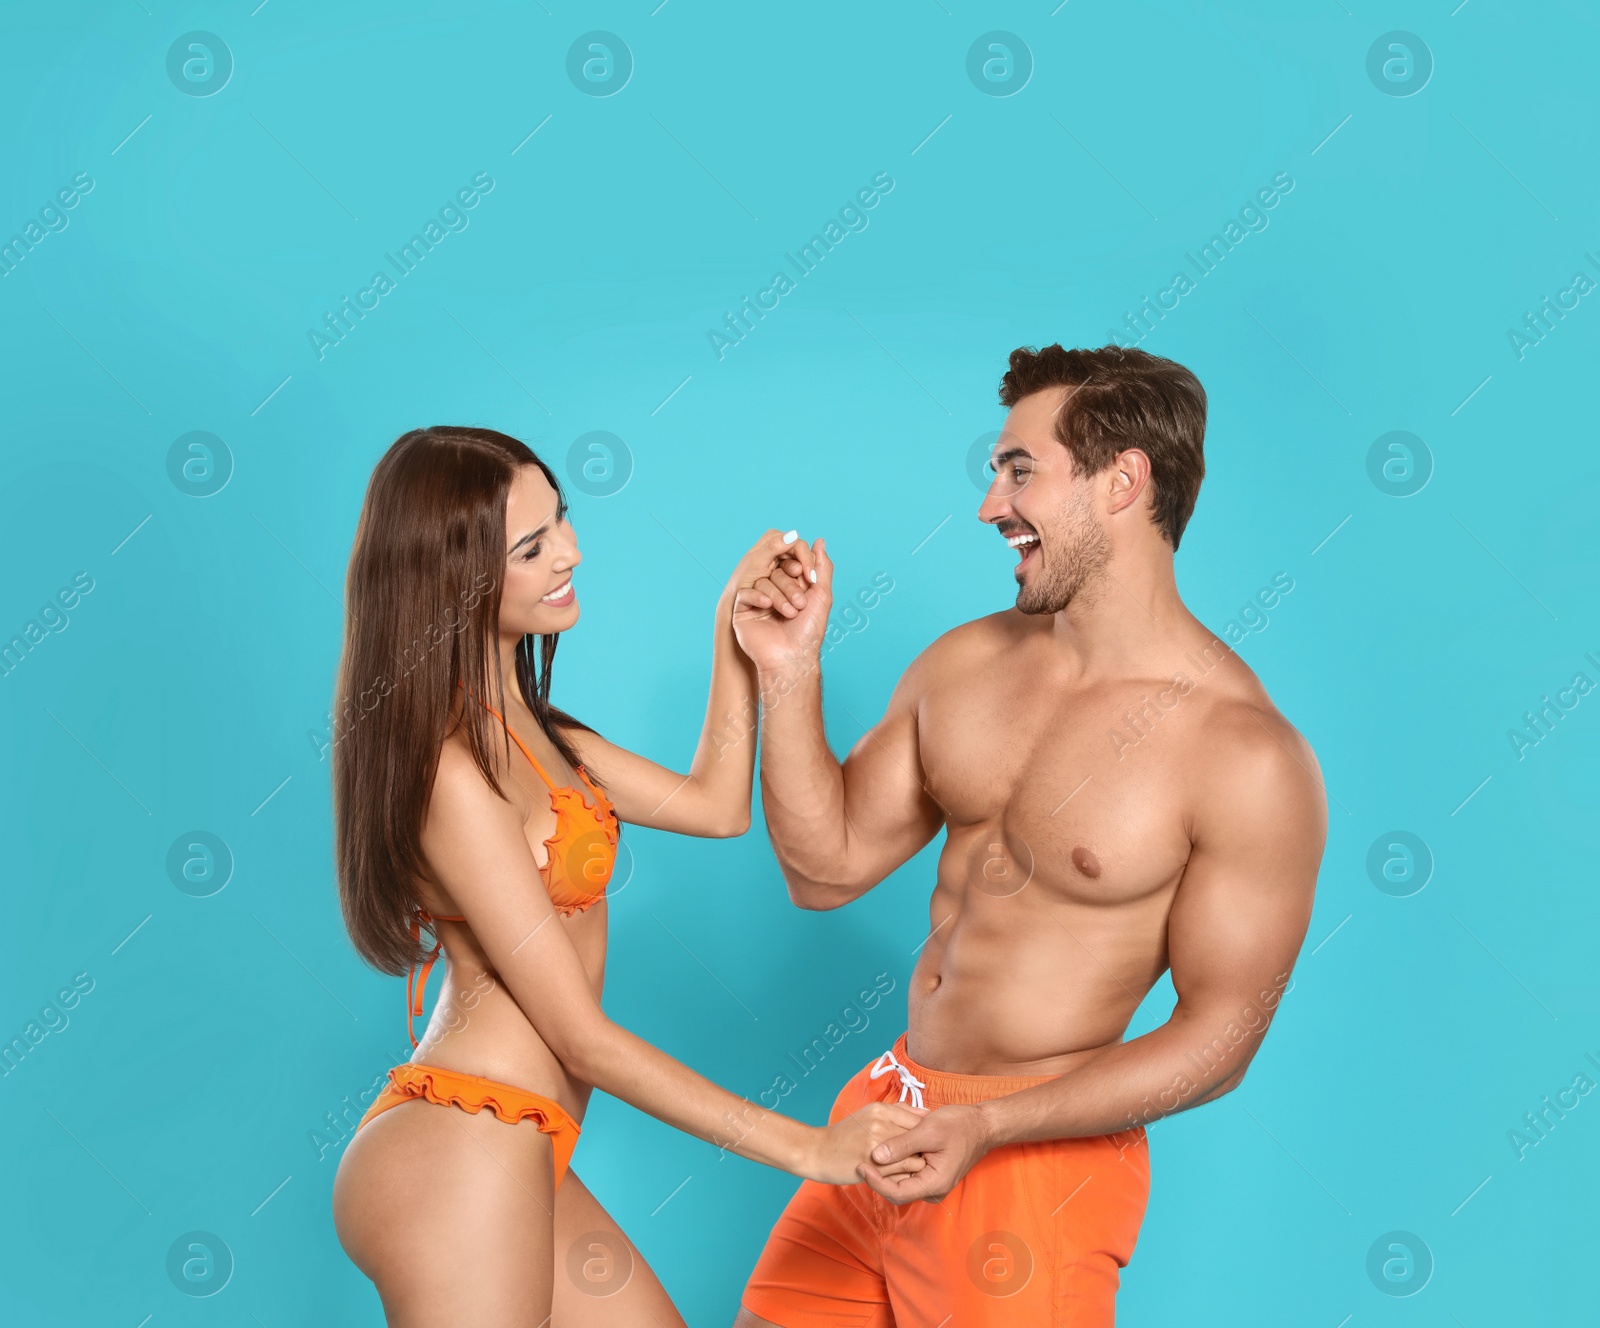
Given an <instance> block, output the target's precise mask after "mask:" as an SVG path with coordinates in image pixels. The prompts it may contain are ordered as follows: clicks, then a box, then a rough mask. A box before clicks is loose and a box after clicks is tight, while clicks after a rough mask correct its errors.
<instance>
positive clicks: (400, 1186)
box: [333, 1102, 565, 1328]
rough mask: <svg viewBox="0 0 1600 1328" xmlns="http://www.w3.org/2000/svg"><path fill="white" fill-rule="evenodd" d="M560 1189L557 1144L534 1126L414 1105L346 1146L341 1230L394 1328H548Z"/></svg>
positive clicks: (378, 1121) (339, 1194)
mask: <svg viewBox="0 0 1600 1328" xmlns="http://www.w3.org/2000/svg"><path fill="white" fill-rule="evenodd" d="M553 1180H554V1163H553V1159H552V1156H551V1149H550V1140H549V1139H548V1138H547V1137H546V1136H545V1135H543V1134H541V1133H540V1132H539V1131H538V1129H537V1128H535V1126H534V1125H533V1123H532V1122H531V1121H524V1122H523V1123H521V1124H520V1125H507V1124H506V1123H505V1122H503V1121H500V1120H497V1119H496V1118H495V1116H494V1115H493V1113H492V1112H488V1111H482V1112H478V1113H477V1114H476V1115H474V1114H472V1113H470V1112H465V1111H460V1110H458V1109H457V1108H455V1107H441V1106H437V1105H435V1104H433V1103H430V1102H408V1103H405V1104H404V1105H402V1106H398V1107H394V1108H392V1109H391V1110H389V1111H386V1112H384V1113H383V1114H382V1115H381V1116H377V1117H375V1118H374V1119H373V1120H371V1121H369V1122H368V1123H367V1124H366V1125H364V1126H362V1128H361V1129H360V1130H358V1131H357V1132H356V1135H355V1138H353V1139H352V1140H351V1141H350V1142H349V1144H347V1145H346V1147H345V1154H344V1157H343V1158H342V1159H341V1160H340V1163H339V1174H338V1177H337V1179H336V1180H335V1182H334V1190H333V1213H334V1226H335V1228H336V1229H337V1230H338V1233H339V1241H340V1243H341V1244H342V1245H343V1246H344V1248H345V1252H346V1253H347V1254H348V1255H349V1256H350V1258H351V1260H352V1261H353V1262H354V1263H355V1264H356V1266H357V1267H358V1268H360V1269H361V1271H362V1272H364V1273H365V1274H366V1275H367V1276H368V1277H370V1278H371V1279H372V1281H373V1283H374V1284H375V1285H376V1286H377V1288H378V1295H379V1296H380V1298H381V1299H382V1301H383V1308H384V1313H385V1315H386V1317H387V1319H388V1322H389V1326H390V1328H423V1325H428V1326H429V1328H432V1325H436V1324H441V1323H470V1324H472V1325H474V1328H539V1325H541V1324H545V1323H547V1322H548V1321H549V1317H550V1311H551V1292H552V1282H553V1272H554V1268H553V1264H554V1260H553V1258H552V1241H553V1238H554V1230H555V1217H554V1210H555V1207H556V1204H555V1198H554V1195H553V1193H552V1191H553ZM564 1188H565V1186H563V1189H564Z"/></svg>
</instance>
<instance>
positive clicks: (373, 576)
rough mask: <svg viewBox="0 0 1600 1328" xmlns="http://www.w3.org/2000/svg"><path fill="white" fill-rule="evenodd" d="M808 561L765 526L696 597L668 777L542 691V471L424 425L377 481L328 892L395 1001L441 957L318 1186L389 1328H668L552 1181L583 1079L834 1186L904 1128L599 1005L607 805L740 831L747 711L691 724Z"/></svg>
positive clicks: (644, 1277)
mask: <svg viewBox="0 0 1600 1328" xmlns="http://www.w3.org/2000/svg"><path fill="white" fill-rule="evenodd" d="M813 561H814V560H813V557H812V553H811V550H810V549H809V547H808V546H807V545H806V544H805V543H804V542H803V541H799V540H797V539H795V538H794V536H793V535H792V534H791V535H789V536H788V537H785V536H782V535H780V534H778V533H777V532H775V531H774V532H770V533H769V534H768V535H766V536H765V537H763V538H762V540H761V541H760V542H759V543H758V544H757V545H756V546H755V548H753V549H752V550H751V551H750V552H749V553H748V554H747V555H746V556H745V558H744V559H743V561H742V562H741V563H740V565H739V567H738V569H736V571H735V573H734V576H733V578H732V579H731V580H730V582H729V584H728V587H727V589H725V590H724V591H723V593H722V596H721V598H720V599H719V600H718V603H717V618H716V626H715V635H714V639H713V653H712V673H711V696H710V703H709V705H708V706H707V711H706V726H705V728H704V729H703V730H702V732H701V736H700V742H699V746H698V748H697V749H696V751H695V755H694V760H693V763H692V764H691V766H690V769H689V773H688V774H687V775H679V774H674V773H672V772H671V771H669V770H666V769H663V768H662V767H661V766H658V765H656V764H654V763H653V762H651V761H648V760H646V759H645V758H644V757H642V756H637V755H635V754H634V753H632V752H628V751H625V750H623V749H622V748H620V747H617V746H615V745H614V744H612V743H610V742H607V741H606V740H605V739H604V738H603V737H601V736H600V735H599V734H598V733H596V732H595V731H594V730H593V729H591V728H589V727H587V726H586V725H584V724H582V723H580V722H578V721H577V720H575V719H573V718H572V717H571V716H569V715H567V714H565V713H563V712H562V711H560V710H558V709H556V708H555V707H554V706H552V705H551V704H550V701H549V690H550V669H551V664H552V661H553V659H554V656H555V652H556V643H557V641H558V639H559V637H560V634H561V633H562V632H564V631H566V630H567V629H568V628H570V627H571V626H572V625H573V624H574V623H576V622H577V620H578V598H577V592H576V589H575V587H574V582H573V572H574V569H576V568H577V566H578V563H579V555H578V545H577V540H576V537H575V535H574V533H573V530H572V527H571V525H570V524H568V521H567V510H566V505H565V502H564V500H563V498H562V494H561V488H560V485H559V484H558V483H557V481H556V478H555V476H554V475H553V474H552V473H551V471H550V469H549V468H548V467H547V466H546V465H545V464H544V463H543V462H542V461H540V460H539V458H538V457H536V456H535V455H534V454H533V453H532V452H531V451H530V450H529V449H528V448H527V447H525V446H524V445H523V444H521V443H519V442H517V441H516V440H515V439H513V438H509V437H507V436H506V435H504V434H500V433H495V432H492V431H490V430H486V429H464V428H431V429H419V430H415V431H413V432H411V433H408V434H406V435H405V436H404V437H402V438H401V439H400V440H399V441H398V442H396V443H395V445H394V446H393V447H392V448H390V449H389V451H388V453H387V454H386V455H385V456H384V458H383V459H382V460H381V461H380V462H379V463H378V467H377V469H376V470H375V471H374V472H373V476H372V480H371V483H370V485H369V486H368V489H367V496H366V502H365V505H364V507H363V509H362V513H361V521H360V525H359V527H358V529H357V531H356V539H355V547H354V549H353V551H352V553H351V558H350V571H349V578H348V585H347V592H346V604H347V621H346V630H345V649H344V657H343V659H342V661H341V664H340V671H339V682H338V692H339V705H338V710H337V714H338V715H339V717H340V718H339V730H340V731H339V736H338V740H337V742H336V744H335V747H334V758H333V768H334V798H335V808H334V810H335V830H336V850H337V859H338V874H339V890H340V898H341V902H342V904H343V908H344V916H345V920H346V924H347V926H348V927H349V930H350V935H351V938H352V939H353V940H354V942H355V945H356V948H357V949H358V950H359V951H360V953H361V954H362V956H363V957H364V958H365V959H366V960H367V961H368V962H369V963H371V964H373V965H374V966H376V967H377V968H379V969H381V970H382V971H384V972H387V973H394V974H400V973H405V972H408V971H409V972H410V973H411V976H412V981H411V984H410V987H409V989H408V991H407V1010H408V1015H413V1016H414V1015H420V1014H421V1013H422V1006H423V995H424V987H425V985H426V983H427V979H428V973H429V969H430V968H431V967H432V964H433V961H434V960H435V959H437V958H438V957H440V956H441V955H442V956H443V959H444V963H445V977H444V983H443V990H442V992H441V994H440V998H439V1001H438V1004H437V1007H436V1008H435V1010H434V1013H433V1017H432V1019H431V1020H430V1022H429V1024H428V1026H427V1029H426V1031H425V1033H424V1035H423V1037H422V1039H421V1041H420V1042H418V1043H417V1044H416V1047H417V1049H416V1054H415V1055H414V1056H413V1057H412V1059H411V1060H410V1061H409V1062H406V1063H405V1064H402V1065H399V1066H396V1067H395V1068H394V1069H393V1070H391V1071H390V1073H389V1082H388V1084H387V1085H386V1086H385V1088H384V1091H383V1093H382V1094H381V1095H380V1096H379V1098H378V1099H377V1100H376V1101H375V1102H374V1103H373V1104H372V1108H371V1110H370V1111H368V1113H367V1115H366V1116H365V1117H364V1118H363V1120H362V1122H361V1125H360V1127H359V1128H358V1129H357V1131H356V1133H355V1136H354V1137H353V1138H352V1139H351V1141H350V1143H349V1144H348V1145H347V1147H346V1149H345V1154H344V1157H343V1159H342V1160H341V1162H340V1166H339V1173H338V1177H337V1179H336V1181H335V1183H334V1193H333V1207H334V1223H335V1226H336V1228H337V1230H338V1233H339V1240H340V1242H341V1244H342V1245H343V1246H344V1248H345V1251H346V1252H347V1253H348V1254H349V1256H350V1258H351V1259H352V1260H354V1262H355V1263H356V1265H357V1266H358V1267H359V1268H360V1269H361V1270H362V1271H363V1272H364V1273H366V1274H367V1276H368V1277H370V1278H371V1279H372V1280H373V1282H374V1283H375V1284H376V1285H377V1288H378V1293H379V1295H380V1296H381V1298H382V1300H383V1305H384V1311H385V1313H386V1315H387V1317H388V1321H389V1323H390V1324H391V1325H394V1326H395V1328H413V1326H418V1325H430V1326H431V1325H437V1324H443V1323H470V1324H473V1325H475V1328H498V1326H499V1325H507V1326H508V1328H509V1325H513V1324H514V1325H518V1326H519V1328H522V1326H526V1328H537V1326H538V1325H542V1324H546V1323H550V1324H553V1325H555V1328H569V1326H574V1328H575V1326H577V1325H617V1326H618V1328H621V1326H622V1325H628V1326H629V1328H634V1326H635V1325H640V1324H650V1323H652V1322H654V1323H658V1324H662V1325H667V1326H668V1328H672V1326H674V1325H680V1324H682V1319H681V1318H679V1316H678V1314H677V1311H676V1310H675V1309H674V1308H673V1306H672V1303H671V1301H670V1300H669V1299H668V1297H667V1295H666V1292H665V1291H664V1290H663V1289H662V1287H661V1284H660V1283H659V1282H658V1281H657V1279H656V1277H655V1274H654V1273H653V1272H651V1270H650V1269H649V1267H648V1266H647V1265H645V1263H644V1261H643V1260H642V1259H641V1258H640V1257H639V1256H638V1255H637V1254H636V1253H634V1252H632V1250H631V1247H630V1246H629V1245H628V1244H627V1241H626V1239H625V1238H624V1237H623V1236H622V1233H621V1232H620V1231H619V1230H618V1229H617V1226H616V1223H615V1222H613V1220H612V1219H611V1217H610V1216H609V1215H608V1214H607V1213H606V1211H605V1210H604V1209H603V1208H601V1206H600V1205H599V1203H598V1202H596V1200H595V1198H594V1196H593V1195H591V1194H590V1193H589V1191H588V1190H587V1189H585V1188H584V1185H583V1183H582V1181H580V1180H579V1179H578V1177H577V1176H576V1175H575V1174H573V1173H572V1172H571V1171H570V1170H569V1169H568V1160H569V1159H570V1157H571V1155H572V1148H573V1145H574V1144H575V1143H576V1141H577V1137H578V1133H579V1127H580V1123H581V1121H582V1119H583V1113H584V1108H585V1106H586V1105H587V1103H588V1099H589V1093H590V1089H591V1088H592V1087H596V1086H597V1087H600V1088H603V1089H604V1090H605V1091H606V1092H608V1093H610V1094H612V1095H613V1096H615V1097H618V1098H621V1099H622V1100H623V1101H624V1102H629V1103H631V1104H633V1105H634V1106H635V1107H638V1108H639V1109H640V1110H642V1111H646V1112H649V1113H650V1114H651V1115H653V1116H656V1117H659V1118H660V1119H661V1120H664V1121H666V1122H667V1123H668V1124H671V1125H674V1126H676V1127H677V1128H679V1129H681V1130H686V1131H688V1132H689V1133H691V1134H694V1135H697V1136H698V1137H700V1138H702V1139H705V1140H708V1141H710V1142H713V1143H716V1144H719V1145H721V1146H722V1147H725V1148H727V1149H728V1150H730V1151H732V1152H736V1153H739V1154H741V1155H743V1156H745V1157H749V1158H752V1159H754V1160H756V1161H758V1162H764V1163H766V1164H768V1165H770V1166H775V1167H781V1168H782V1169H784V1170H786V1171H789V1172H792V1173H794V1174H795V1175H797V1176H803V1177H809V1178H811V1179H814V1180H820V1181H831V1182H835V1183H840V1184H849V1183H854V1182H856V1181H857V1180H858V1179H859V1177H858V1176H857V1173H856V1168H857V1166H858V1165H859V1164H860V1163H862V1162H864V1161H866V1160H867V1157H868V1154H869V1152H870V1151H871V1149H872V1147H873V1146H874V1144H876V1143H877V1142H878V1141H879V1140H881V1139H883V1138H887V1137H889V1136H892V1135H894V1134H897V1133H899V1132H900V1131H902V1130H904V1129H906V1128H909V1126H910V1125H912V1124H914V1123H915V1122H916V1120H917V1118H918V1117H917V1115H916V1113H914V1112H912V1111H911V1110H910V1109H908V1108H904V1107H897V1106H892V1105H887V1104H885V1105H877V1106H874V1107H869V1108H868V1109H867V1110H865V1111H863V1112H860V1113H857V1114H856V1115H855V1116H853V1117H849V1118H847V1119H845V1120H841V1121H839V1122H838V1123H837V1124H835V1125H832V1126H830V1127H828V1128H827V1129H816V1128H812V1127H810V1126H807V1125H803V1124H800V1123H799V1122H796V1121H792V1120H790V1119H788V1118H786V1117H784V1116H780V1115H777V1114H776V1113H773V1112H769V1111H764V1110H762V1109H760V1108H759V1107H756V1106H753V1105H752V1104H750V1103H749V1102H746V1101H744V1100H743V1099H741V1098H738V1097H735V1096H734V1095H733V1094H731V1093H727V1092H725V1091H723V1090H722V1089H720V1088H718V1087H717V1086H716V1085H714V1084H711V1083H709V1082H707V1081H706V1080H705V1079H702V1078H701V1077H700V1076H699V1075H697V1074H695V1073H694V1072H693V1071H692V1070H689V1069H687V1068H686V1067H684V1066H683V1065H680V1064H679V1063H678V1062H677V1061H675V1060H673V1059H672V1058H671V1057H669V1056H667V1055H665V1054H664V1053H663V1052H660V1051H658V1050H656V1048H654V1047H652V1046H651V1045H649V1044H648V1043H646V1042H643V1041H641V1040H640V1039H639V1038H637V1037H635V1036H633V1035H632V1034H631V1033H629V1032H627V1031H626V1030H625V1029H623V1028H620V1027H618V1026H617V1025H616V1024H614V1023H612V1022H611V1021H610V1020H609V1019H608V1018H607V1017H606V1015H605V1013H604V1012H603V1011H602V1009H601V1007H600V991H601V983H602V980H603V974H604V970H605V956H606V901H605V891H606V884H607V881H608V880H609V878H610V874H611V869H612V864H613V862H614V860H615V854H616V845H617V838H618V831H619V825H618V822H619V821H630V822H633V823H634V824H637V825H646V826H653V827H655V828H657V829H661V830H675V831H678V832H679V833H681V834H690V835H705V836H724V835H737V834H742V833H743V832H744V830H745V829H746V828H747V827H748V825H749V823H750V785H751V772H752V767H753V757H754V747H755V732H754V725H753V723H750V724H747V725H744V726H743V727H742V729H741V730H740V731H737V732H735V733H734V735H733V736H732V738H729V737H728V735H726V734H722V735H717V736H714V735H713V724H714V720H715V718H716V717H718V716H727V715H734V716H744V715H754V714H755V697H754V678H753V674H752V672H751V670H750V668H749V665H748V662H747V661H746V660H745V659H744V657H743V656H742V654H741V653H740V652H739V650H738V648H737V646H736V644H735V641H734V634H733V619H734V614H735V613H736V612H737V613H740V614H748V613H755V614H766V613H781V614H784V615H785V616H792V615H793V614H794V612H795V611H796V606H797V605H800V604H803V603H804V599H805V590H806V588H807V585H808V581H807V578H806V573H808V572H809V571H810V570H811V568H812V566H813ZM757 582H760V584H761V586H764V587H766V588H767V590H768V591H771V592H772V593H763V592H762V591H761V590H760V589H757V588H755V587H756V583H757ZM736 727H737V726H736ZM425 936H426V937H431V939H432V941H433V943H432V944H428V943H427V942H426V941H425V939H424V938H425ZM419 966H420V967H419ZM396 1013H397V1014H398V1011H397V1012H396ZM413 1038H415V1034H414V1033H413ZM580 1237H581V1238H582V1239H581V1242H580ZM629 1269H631V1273H630V1272H629ZM619 1284H621V1289H620V1290H617V1289H616V1288H617V1286H618V1285H619ZM586 1293H587V1294H586ZM601 1293H603V1294H601Z"/></svg>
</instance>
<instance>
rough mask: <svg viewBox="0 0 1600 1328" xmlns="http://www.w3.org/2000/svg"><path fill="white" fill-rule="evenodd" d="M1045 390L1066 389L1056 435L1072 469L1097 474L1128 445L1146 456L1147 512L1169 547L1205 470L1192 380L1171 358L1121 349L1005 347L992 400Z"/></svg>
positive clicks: (1199, 393)
mask: <svg viewBox="0 0 1600 1328" xmlns="http://www.w3.org/2000/svg"><path fill="white" fill-rule="evenodd" d="M1047 387H1066V388H1067V389H1068V392H1067V403H1066V408H1065V409H1064V410H1062V411H1061V412H1060V414H1058V415H1057V416H1056V437H1057V438H1058V439H1059V440H1060V441H1061V443H1062V445H1063V446H1065V447H1066V449H1067V452H1068V454H1069V455H1070V456H1071V457H1072V471H1073V474H1075V475H1097V474H1099V473H1100V472H1101V471H1102V470H1104V469H1105V468H1106V467H1107V466H1109V465H1110V464H1111V462H1112V461H1113V459H1115V457H1116V455H1117V454H1118V453H1119V452H1122V451H1124V450H1126V449H1127V448H1130V447H1136V448H1138V449H1139V450H1140V451H1141V452H1143V453H1144V454H1145V455H1146V456H1148V457H1149V458H1150V485H1151V489H1152V490H1153V492H1152V495H1151V498H1152V512H1151V514H1152V517H1153V519H1154V521H1155V523H1156V526H1157V528H1158V529H1159V530H1160V531H1161V533H1162V535H1163V536H1164V537H1165V538H1166V541H1167V543H1168V544H1170V545H1172V547H1173V550H1174V551H1176V550H1177V547H1178V541H1179V540H1180V539H1182V538H1183V528H1184V527H1185V526H1186V525H1188V524H1189V516H1190V514H1191V513H1192V512H1193V511H1194V504H1195V499H1196V498H1198V497H1199V496H1200V481H1201V480H1202V479H1203V478H1204V477H1205V473H1206V463H1205V455H1204V453H1203V451H1202V446H1203V444H1204V442H1205V436H1206V393H1205V389H1204V388H1203V387H1201V386H1200V380H1199V379H1198V378H1196V377H1195V376H1194V375H1193V374H1192V373H1190V372H1189V371H1188V370H1187V369H1185V368H1184V367H1183V366H1182V365H1181V364H1177V363H1174V362H1173V361H1172V360H1164V359H1162V358H1161V357H1160V356H1159V355H1151V354H1150V353H1149V352H1148V351H1142V350H1134V349H1129V348H1124V347H1122V346H1102V347H1101V348H1100V349H1099V350H1065V349H1063V348H1062V347H1061V346H1060V345H1055V346H1046V347H1045V348H1044V349H1043V350H1034V349H1033V348H1032V347H1030V346H1022V347H1019V348H1018V349H1017V350H1014V351H1012V352H1011V367H1010V368H1009V369H1008V370H1006V373H1005V376H1004V377H1002V378H1001V380H1000V404H1001V405H1002V406H1006V407H1008V408H1009V407H1011V406H1015V405H1016V404H1017V402H1019V401H1021V400H1022V398H1023V397H1025V396H1031V395H1032V394H1033V393H1035V392H1039V391H1042V390H1044V389H1045V388H1047Z"/></svg>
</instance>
